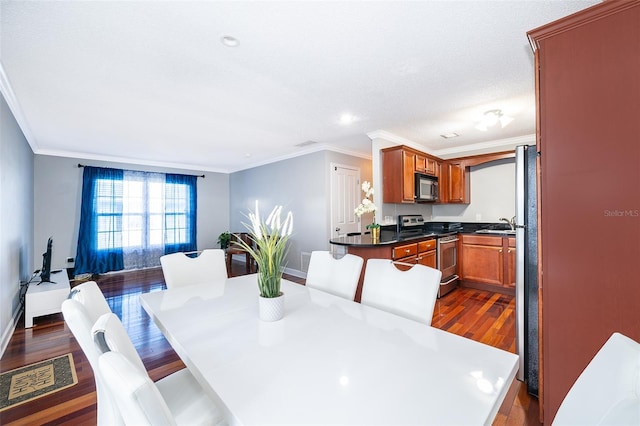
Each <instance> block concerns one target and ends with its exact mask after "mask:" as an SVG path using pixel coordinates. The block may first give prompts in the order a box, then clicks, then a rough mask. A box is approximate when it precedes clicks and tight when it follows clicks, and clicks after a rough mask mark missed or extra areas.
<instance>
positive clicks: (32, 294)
mask: <svg viewBox="0 0 640 426" xmlns="http://www.w3.org/2000/svg"><path fill="white" fill-rule="evenodd" d="M49 279H50V280H51V281H53V282H43V283H40V284H37V283H31V284H29V288H28V289H27V294H26V295H25V301H24V327H25V328H30V327H33V319H34V318H35V317H39V316H42V315H49V314H55V313H58V312H62V308H61V306H62V302H63V301H64V300H65V299H66V298H67V296H69V292H70V291H71V286H70V285H69V277H67V271H66V270H65V269H62V270H60V271H56V272H52V273H51V277H50V278H49Z"/></svg>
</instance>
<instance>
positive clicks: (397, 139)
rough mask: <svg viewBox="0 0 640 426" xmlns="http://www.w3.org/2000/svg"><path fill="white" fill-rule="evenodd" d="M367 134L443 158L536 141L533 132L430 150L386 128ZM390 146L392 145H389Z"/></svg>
mask: <svg viewBox="0 0 640 426" xmlns="http://www.w3.org/2000/svg"><path fill="white" fill-rule="evenodd" d="M367 136H368V137H369V138H370V139H371V140H374V139H382V140H385V141H388V142H392V143H394V144H396V145H406V146H409V147H411V148H414V149H417V150H419V151H422V152H425V153H427V154H431V155H434V156H436V157H439V158H442V159H443V160H445V159H447V158H455V157H464V156H467V155H475V154H487V153H491V152H497V151H508V150H511V149H515V147H516V146H518V145H532V144H535V143H536V135H535V133H532V134H529V135H524V136H516V137H513V138H506V139H496V140H491V141H486V142H479V143H475V144H472V145H463V146H457V147H452V148H445V149H439V150H430V149H429V148H428V147H425V146H424V145H419V144H417V143H415V142H413V141H411V140H409V139H406V138H403V137H402V136H398V135H394V134H393V133H390V132H387V131H386V130H375V131H373V132H369V133H367ZM390 146H392V145H390Z"/></svg>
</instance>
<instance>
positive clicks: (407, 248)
mask: <svg viewBox="0 0 640 426" xmlns="http://www.w3.org/2000/svg"><path fill="white" fill-rule="evenodd" d="M417 254H418V244H416V243H413V244H405V245H402V246H397V247H394V248H393V260H398V259H401V258H403V257H407V256H415V255H417Z"/></svg>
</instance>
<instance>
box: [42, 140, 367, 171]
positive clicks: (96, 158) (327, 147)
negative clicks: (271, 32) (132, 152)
mask: <svg viewBox="0 0 640 426" xmlns="http://www.w3.org/2000/svg"><path fill="white" fill-rule="evenodd" d="M31 149H32V150H33V152H34V154H37V155H49V156H52V157H65V158H77V159H79V160H94V161H108V162H111V163H125V164H138V165H141V166H152V167H162V168H170V169H182V170H192V171H193V170H198V171H203V172H212V173H227V174H229V173H234V172H239V171H242V170H246V169H252V168H254V167H259V166H264V165H266V164H271V163H277V162H278V161H283V160H288V159H290V158H295V157H301V156H303V155H307V154H311V153H314V152H319V151H333V152H337V153H340V154H346V155H351V156H353V157H359V158H364V159H366V160H371V154H363V153H361V152H356V151H351V150H348V149H343V148H338V147H335V146H331V145H324V144H322V145H314V146H313V148H309V149H305V150H301V151H299V152H296V153H293V154H288V155H283V156H280V157H275V158H271V159H269V160H265V161H261V162H256V163H252V164H249V165H246V166H243V167H239V168H235V169H220V168H211V167H206V166H202V165H197V164H184V163H171V162H165V161H149V160H141V159H137V158H135V159H134V158H130V157H112V156H107V155H97V154H86V153H79V152H75V151H60V150H52V149H37V150H36V149H34V147H33V145H32V146H31Z"/></svg>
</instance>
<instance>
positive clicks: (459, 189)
mask: <svg viewBox="0 0 640 426" xmlns="http://www.w3.org/2000/svg"><path fill="white" fill-rule="evenodd" d="M442 167H443V171H442V179H441V182H440V199H441V202H442V203H448V204H456V203H457V204H469V203H470V202H471V196H470V185H469V183H470V179H469V167H467V166H466V164H465V162H464V161H447V162H446V163H444V164H443V166H442Z"/></svg>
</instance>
